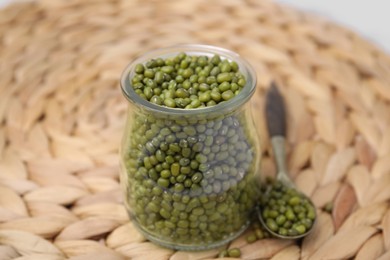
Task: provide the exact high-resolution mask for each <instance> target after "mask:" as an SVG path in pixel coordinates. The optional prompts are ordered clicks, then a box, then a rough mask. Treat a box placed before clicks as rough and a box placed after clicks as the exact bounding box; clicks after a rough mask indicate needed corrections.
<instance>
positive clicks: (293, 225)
mask: <svg viewBox="0 0 390 260" xmlns="http://www.w3.org/2000/svg"><path fill="white" fill-rule="evenodd" d="M266 194H267V195H265V196H264V197H263V198H262V207H263V211H262V214H263V219H264V221H265V224H266V225H267V227H268V228H269V229H270V230H272V231H274V232H277V233H278V234H280V235H283V236H298V235H302V234H304V233H305V232H306V231H308V230H310V228H311V227H312V225H313V222H314V220H315V217H316V212H315V208H314V206H313V205H312V204H311V203H310V201H309V200H308V199H307V198H306V196H304V195H302V194H300V193H299V192H298V191H297V190H295V189H293V188H290V187H288V186H286V185H284V184H283V183H281V182H279V181H275V182H274V183H273V184H272V189H271V192H269V193H266Z"/></svg>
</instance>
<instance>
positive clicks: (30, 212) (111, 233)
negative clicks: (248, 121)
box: [0, 0, 390, 260]
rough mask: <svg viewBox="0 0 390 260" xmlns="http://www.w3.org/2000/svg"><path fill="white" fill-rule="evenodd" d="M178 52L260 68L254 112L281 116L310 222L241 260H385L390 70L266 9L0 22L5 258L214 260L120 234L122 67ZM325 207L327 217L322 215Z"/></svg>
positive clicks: (373, 50) (180, 8)
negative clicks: (219, 54)
mask: <svg viewBox="0 0 390 260" xmlns="http://www.w3.org/2000/svg"><path fill="white" fill-rule="evenodd" d="M178 43H206V44H212V45H219V46H221V47H225V48H228V49H231V50H233V51H236V52H238V53H240V54H241V55H242V56H243V57H244V58H245V59H247V60H248V61H249V62H250V63H251V64H252V65H253V66H254V68H255V70H256V72H257V77H258V86H257V93H256V95H255V97H254V98H253V99H252V104H253V107H254V111H255V115H256V124H257V127H258V128H259V134H260V136H261V140H262V149H263V152H264V159H263V163H262V171H263V174H264V176H265V175H273V174H275V166H274V164H273V162H272V159H271V158H270V154H271V153H270V151H269V143H268V137H267V133H266V128H265V122H264V118H263V117H262V116H259V115H261V114H262V111H263V103H264V92H265V90H266V89H267V87H268V85H269V83H270V81H271V80H272V79H276V80H277V81H278V82H280V84H281V92H282V93H283V94H284V96H285V99H286V104H287V106H288V126H289V131H288V141H289V147H290V149H289V158H288V163H289V169H290V170H291V175H292V177H293V178H294V180H295V182H296V184H297V185H298V187H300V188H301V189H302V190H303V191H304V192H305V193H306V194H308V195H309V196H310V197H311V198H312V199H313V200H314V202H315V204H316V206H317V208H318V222H317V225H316V227H315V230H314V232H313V233H311V234H310V235H309V236H308V237H307V238H305V239H303V240H302V241H297V242H291V241H281V240H276V239H261V240H257V241H256V242H254V243H252V244H248V243H247V242H246V241H245V236H246V235H247V234H248V233H250V232H251V230H248V231H247V232H246V233H245V234H244V235H243V236H241V237H239V238H238V239H236V240H235V241H233V242H232V243H230V244H229V245H227V247H228V248H229V247H239V248H241V252H242V256H241V257H242V258H243V259H288V260H292V259H314V260H317V259H348V258H353V259H362V260H367V259H382V260H385V259H390V207H389V199H390V188H389V187H390V57H389V56H388V55H387V54H385V53H383V52H382V51H381V50H380V49H378V48H377V47H375V46H374V45H372V44H370V43H369V42H367V41H366V40H364V39H362V38H361V37H359V36H358V35H356V34H355V33H353V32H350V31H348V30H345V29H344V28H341V27H339V26H337V25H334V24H332V23H329V22H328V21H326V20H324V19H320V18H317V17H314V16H311V15H308V14H303V13H300V12H297V11H295V10H292V9H290V8H287V7H283V6H280V5H278V4H276V3H273V2H270V1H267V0H262V1H258V0H245V1H238V0H216V1H206V0H187V1H180V0H172V1H151V0H150V1H141V0H140V1H137V0H83V1H81V0H68V1H65V0H46V1H38V2H34V3H27V2H26V3H20V4H14V5H11V6H9V7H7V8H5V9H3V10H0V75H1V76H0V259H41V260H42V259H43V260H46V259H67V258H71V259H110V260H116V259H172V260H180V259H188V260H189V259H193V260H195V259H214V258H216V257H217V255H218V252H219V250H220V249H214V250H210V251H204V252H174V251H172V250H169V249H164V248H160V247H158V246H156V245H154V244H152V243H150V242H148V241H146V240H145V239H144V238H143V237H142V236H141V235H140V234H139V233H138V232H137V231H136V230H135V229H134V227H133V226H132V224H131V223H130V222H129V220H128V217H127V214H126V212H125V209H124V207H123V205H122V199H121V190H120V186H119V183H118V160H119V157H118V147H119V143H120V139H121V136H122V131H123V126H124V118H125V113H126V108H127V104H126V101H125V99H124V98H123V97H122V94H121V92H120V88H119V83H118V81H119V76H120V73H121V72H122V70H123V68H124V67H125V65H126V64H128V63H129V62H130V61H131V60H133V59H134V58H135V56H136V55H139V54H142V53H143V52H145V51H148V50H151V49H154V48H158V47H163V46H167V45H172V44H178ZM329 202H332V203H333V211H332V212H331V213H328V212H326V211H325V210H324V207H325V205H327V204H328V203H329Z"/></svg>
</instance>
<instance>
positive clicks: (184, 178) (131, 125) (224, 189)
mask: <svg viewBox="0 0 390 260" xmlns="http://www.w3.org/2000/svg"><path fill="white" fill-rule="evenodd" d="M181 51H182V50H181ZM213 51H214V52H215V50H213ZM249 76H250V77H252V76H253V75H249ZM248 82H249V83H248V84H255V81H254V80H253V79H250V80H248ZM122 87H123V82H122ZM252 87H253V86H252ZM248 88H249V87H248ZM248 100H249V98H248V97H245V101H243V100H241V103H237V104H235V105H232V106H227V107H226V109H217V107H218V106H219V105H217V106H215V109H214V107H211V108H207V109H206V110H207V111H206V110H205V109H203V110H202V109H194V110H189V111H185V110H181V111H180V113H166V111H163V109H162V111H159V109H149V107H145V106H142V105H140V104H138V103H137V102H133V100H130V101H131V102H130V103H129V109H128V114H127V123H126V128H125V131H124V136H123V141H122V146H121V185H122V188H123V190H124V194H125V199H124V201H125V205H126V208H127V210H128V213H129V216H130V218H131V220H132V221H133V223H134V224H135V226H136V227H137V228H138V229H139V230H140V231H141V232H142V233H143V234H144V235H145V237H146V238H148V239H149V240H151V241H153V242H156V243H158V244H160V245H163V246H166V247H170V248H174V249H179V250H201V249H208V248H213V247H218V246H220V245H222V244H225V243H227V242H229V241H231V240H232V239H234V238H235V237H237V236H238V235H239V234H240V233H241V232H243V231H244V230H245V229H246V227H247V226H248V225H249V222H250V216H251V214H252V212H253V210H254V209H255V206H256V203H257V201H258V200H259V196H260V189H259V180H260V177H259V176H258V175H259V172H258V170H259V169H258V166H259V160H260V154H259V153H260V152H259V151H260V149H259V142H258V140H257V134H256V131H255V127H254V125H253V120H252V114H251V111H250V104H249V102H247V101H248ZM173 110H174V109H173ZM176 110H177V109H176ZM205 111H206V112H205Z"/></svg>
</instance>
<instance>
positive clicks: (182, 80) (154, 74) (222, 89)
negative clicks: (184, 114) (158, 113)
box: [131, 53, 246, 109]
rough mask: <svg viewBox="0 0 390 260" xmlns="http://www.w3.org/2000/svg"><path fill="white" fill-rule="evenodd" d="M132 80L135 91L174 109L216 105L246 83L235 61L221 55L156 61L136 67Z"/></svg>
mask: <svg viewBox="0 0 390 260" xmlns="http://www.w3.org/2000/svg"><path fill="white" fill-rule="evenodd" d="M134 72H135V75H134V76H133V77H132V79H131V83H132V86H133V88H134V90H135V92H136V93H137V94H138V95H139V96H141V97H142V98H144V99H146V100H148V101H149V102H151V103H154V104H157V105H162V106H167V107H171V108H183V109H193V108H202V107H209V106H215V105H217V104H218V103H220V102H223V101H227V100H230V99H232V98H233V97H235V96H236V95H238V93H240V91H241V90H242V88H243V87H244V86H245V84H246V80H245V77H244V76H243V75H242V74H241V72H240V71H239V68H238V65H237V63H236V62H234V61H228V60H226V59H225V60H222V59H221V57H220V56H219V55H214V56H213V57H212V58H209V57H207V56H189V55H186V54H185V53H180V54H178V55H177V56H175V57H172V58H167V59H162V58H157V59H153V60H150V61H148V62H146V64H145V65H143V64H137V65H136V66H135V69H134Z"/></svg>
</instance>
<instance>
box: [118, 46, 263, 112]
mask: <svg viewBox="0 0 390 260" xmlns="http://www.w3.org/2000/svg"><path fill="white" fill-rule="evenodd" d="M180 52H185V53H186V54H190V55H206V56H209V57H211V56H212V55H215V54H217V55H220V56H221V58H224V59H228V60H231V61H235V62H237V64H238V66H239V70H240V72H241V73H243V74H244V76H245V77H246V84H245V86H244V87H243V88H242V90H241V92H240V93H239V94H238V95H237V96H235V97H234V98H232V99H230V100H228V101H224V102H221V103H219V104H217V105H215V106H211V107H204V108H194V109H182V108H170V107H166V106H160V105H157V104H154V103H151V102H149V101H147V100H145V99H143V98H141V96H139V95H138V94H137V93H136V92H135V91H134V89H133V88H132V87H131V82H130V78H131V75H132V73H134V67H135V65H137V64H139V63H141V64H144V63H145V62H146V61H148V60H150V59H154V58H159V57H161V58H164V57H172V56H175V55H177V54H179V53H180ZM120 84H121V89H122V93H123V94H124V96H125V97H126V99H127V100H128V101H129V102H131V103H133V104H136V105H138V106H140V107H142V108H143V109H145V110H147V111H149V112H151V113H158V114H165V115H175V116H176V115H178V116H180V115H186V116H191V115H199V114H206V113H213V114H219V113H222V114H226V113H227V112H230V111H234V110H236V109H237V108H239V107H241V106H242V105H243V104H245V103H246V102H247V101H248V100H249V99H250V98H251V97H252V95H253V94H254V92H255V89H256V73H255V72H254V70H253V68H252V66H251V65H250V64H249V63H248V62H247V61H246V60H245V59H243V58H241V56H240V55H239V54H238V53H236V52H233V51H230V50H228V49H224V48H221V47H217V46H212V45H205V44H179V45H173V46H170V47H165V48H159V49H155V50H152V51H149V52H146V53H144V54H142V55H141V56H139V57H138V58H136V59H135V60H134V61H132V62H131V63H130V64H128V65H127V66H126V68H125V69H124V71H123V72H122V75H121V80H120Z"/></svg>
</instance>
